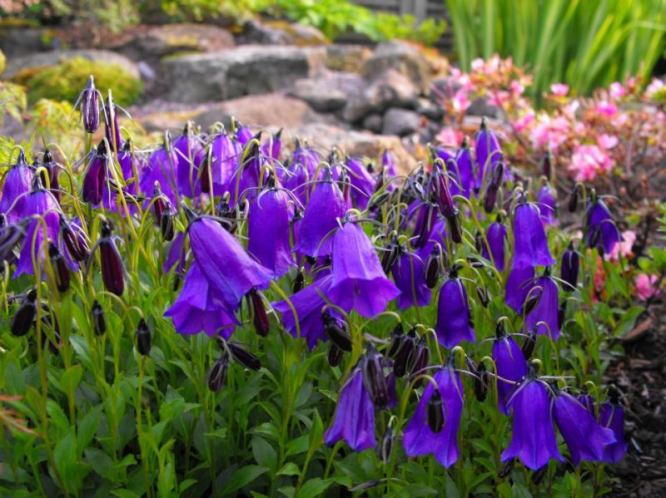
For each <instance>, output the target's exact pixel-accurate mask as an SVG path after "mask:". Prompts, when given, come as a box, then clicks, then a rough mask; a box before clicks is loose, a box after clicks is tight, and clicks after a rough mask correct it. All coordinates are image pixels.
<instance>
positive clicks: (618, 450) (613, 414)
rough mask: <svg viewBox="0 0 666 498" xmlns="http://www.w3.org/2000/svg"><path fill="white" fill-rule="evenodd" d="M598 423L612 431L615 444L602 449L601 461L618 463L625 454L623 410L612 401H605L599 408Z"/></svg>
mask: <svg viewBox="0 0 666 498" xmlns="http://www.w3.org/2000/svg"><path fill="white" fill-rule="evenodd" d="M599 423H600V424H601V425H602V426H603V427H608V428H609V429H611V430H612V431H613V435H614V436H615V442H614V443H611V444H609V445H607V446H606V447H605V448H604V452H603V457H602V461H604V462H606V463H619V462H621V461H622V459H623V458H624V455H625V453H626V452H627V443H626V442H625V439H624V408H622V406H620V405H619V404H617V403H615V402H613V401H607V402H606V403H603V404H602V405H601V406H600V407H599Z"/></svg>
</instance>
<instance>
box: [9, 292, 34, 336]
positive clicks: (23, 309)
mask: <svg viewBox="0 0 666 498" xmlns="http://www.w3.org/2000/svg"><path fill="white" fill-rule="evenodd" d="M36 299H37V291H36V290H35V289H30V291H29V292H28V293H27V294H26V295H25V297H24V298H23V301H22V302H21V306H19V309H18V310H17V311H16V314H15V315H14V319H13V320H12V326H11V330H12V334H14V335H15V336H17V337H20V336H23V335H25V334H27V333H28V331H29V330H30V327H32V324H33V323H34V321H35V316H36V315H37V307H36V306H35V300H36Z"/></svg>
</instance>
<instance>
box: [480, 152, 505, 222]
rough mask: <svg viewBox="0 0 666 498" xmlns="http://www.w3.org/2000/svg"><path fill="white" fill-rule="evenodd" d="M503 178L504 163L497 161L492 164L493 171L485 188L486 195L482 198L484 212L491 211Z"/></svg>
mask: <svg viewBox="0 0 666 498" xmlns="http://www.w3.org/2000/svg"><path fill="white" fill-rule="evenodd" d="M503 180H504V163H501V162H499V163H497V164H496V165H494V166H493V173H492V176H491V178H490V183H488V188H487V189H486V197H485V198H484V200H483V209H484V210H485V212H486V213H492V211H493V209H495V204H496V203H497V193H498V192H499V189H500V187H501V186H502V181H503Z"/></svg>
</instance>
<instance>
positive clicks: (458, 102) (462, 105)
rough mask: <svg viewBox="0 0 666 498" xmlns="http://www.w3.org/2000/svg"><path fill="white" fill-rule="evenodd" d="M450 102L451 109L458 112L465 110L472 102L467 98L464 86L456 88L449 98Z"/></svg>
mask: <svg viewBox="0 0 666 498" xmlns="http://www.w3.org/2000/svg"><path fill="white" fill-rule="evenodd" d="M451 102H452V104H453V109H454V110H455V111H456V112H458V113H463V112H465V111H466V110H467V108H468V107H469V106H470V105H471V104H472V102H471V101H470V100H469V95H468V93H467V90H466V89H465V88H461V89H460V90H458V91H457V92H456V93H455V95H454V96H453V98H452V99H451Z"/></svg>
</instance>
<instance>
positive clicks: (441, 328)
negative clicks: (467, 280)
mask: <svg viewBox="0 0 666 498" xmlns="http://www.w3.org/2000/svg"><path fill="white" fill-rule="evenodd" d="M435 331H436V332H437V339H438V340H439V343H440V344H441V345H443V346H444V347H446V348H452V347H453V346H455V345H456V344H458V343H459V342H461V341H470V342H474V340H475V337H474V327H473V326H472V316H471V314H470V309H469V301H468V300H467V290H466V289H465V286H464V285H463V282H462V280H461V279H460V278H459V277H458V276H457V275H456V273H455V272H451V275H450V276H449V279H448V280H447V281H446V282H444V285H443V286H442V289H441V290H440V291H439V302H438V305H437V323H436V325H435Z"/></svg>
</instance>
